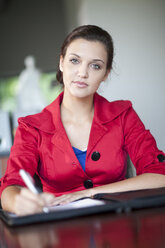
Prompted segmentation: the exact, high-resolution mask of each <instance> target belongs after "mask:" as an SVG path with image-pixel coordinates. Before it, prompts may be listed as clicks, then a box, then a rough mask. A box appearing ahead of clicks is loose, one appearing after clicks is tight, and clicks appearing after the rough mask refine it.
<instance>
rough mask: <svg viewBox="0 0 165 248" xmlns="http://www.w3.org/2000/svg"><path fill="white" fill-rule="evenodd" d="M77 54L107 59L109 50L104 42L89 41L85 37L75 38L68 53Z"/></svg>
mask: <svg viewBox="0 0 165 248" xmlns="http://www.w3.org/2000/svg"><path fill="white" fill-rule="evenodd" d="M72 53H74V54H77V55H78V56H82V57H83V56H88V57H92V58H94V59H97V58H100V59H104V60H105V59H107V51H106V48H105V46H104V44H103V43H102V42H100V41H89V40H85V39H76V40H73V41H72V42H71V43H70V44H69V46H68V48H67V50H66V55H69V54H72Z"/></svg>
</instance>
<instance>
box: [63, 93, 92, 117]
mask: <svg viewBox="0 0 165 248" xmlns="http://www.w3.org/2000/svg"><path fill="white" fill-rule="evenodd" d="M93 112H94V104H93V95H90V96H87V97H83V98H78V97H74V96H71V95H69V96H68V94H67V92H65V91H64V96H63V101H62V104H61V115H62V116H63V115H66V114H68V115H70V118H74V119H79V120H81V121H82V120H83V119H85V118H86V117H87V118H88V117H89V116H91V115H92V116H93ZM63 117H64V116H63Z"/></svg>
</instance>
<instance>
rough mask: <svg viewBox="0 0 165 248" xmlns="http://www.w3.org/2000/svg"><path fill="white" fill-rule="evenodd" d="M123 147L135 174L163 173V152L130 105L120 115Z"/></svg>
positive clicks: (164, 172)
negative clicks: (122, 129)
mask: <svg viewBox="0 0 165 248" xmlns="http://www.w3.org/2000/svg"><path fill="white" fill-rule="evenodd" d="M122 123H123V126H124V138H125V149H126V151H127V152H128V154H129V156H130V158H131V160H132V162H133V164H134V166H135V168H136V173H137V175H139V174H143V173H158V174H164V175H165V154H164V153H163V152H162V151H160V150H159V149H158V148H157V145H156V141H155V139H154V137H153V136H152V135H151V133H150V131H149V130H146V129H145V126H144V124H143V123H142V121H141V120H140V118H139V116H138V115H137V114H136V112H135V111H134V109H133V108H132V107H130V108H129V109H128V110H127V111H126V112H125V114H124V115H123V117H122Z"/></svg>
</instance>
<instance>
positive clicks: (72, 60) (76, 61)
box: [70, 58, 79, 64]
mask: <svg viewBox="0 0 165 248" xmlns="http://www.w3.org/2000/svg"><path fill="white" fill-rule="evenodd" d="M70 62H71V63H72V64H78V63H79V61H78V59H75V58H72V59H70Z"/></svg>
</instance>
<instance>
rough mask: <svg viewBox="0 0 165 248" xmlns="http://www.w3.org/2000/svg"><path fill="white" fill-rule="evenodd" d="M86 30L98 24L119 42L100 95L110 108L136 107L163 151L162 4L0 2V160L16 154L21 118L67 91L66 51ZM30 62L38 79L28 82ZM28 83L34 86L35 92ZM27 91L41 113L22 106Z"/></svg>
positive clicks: (159, 0) (158, 0)
mask: <svg viewBox="0 0 165 248" xmlns="http://www.w3.org/2000/svg"><path fill="white" fill-rule="evenodd" d="M83 24H95V25H99V26H100V27H102V28H104V29H106V30H107V31H108V32H110V34H111V35H112V37H113V40H114V47H115V57H114V63H113V70H112V72H111V75H110V76H109V78H108V80H107V81H106V82H104V83H103V84H102V86H101V88H100V90H99V93H100V94H101V95H103V96H105V97H106V98H107V99H108V100H110V101H113V100H118V99H129V100H131V101H132V103H133V106H134V108H135V110H136V111H137V113H138V114H139V116H140V118H141V119H142V121H143V122H144V124H145V126H146V128H147V129H150V131H151V133H152V134H153V135H154V137H155V139H156V141H157V144H158V147H159V149H161V150H164V151H165V131H164V127H165V110H164V107H165V96H164V92H165V69H164V67H165V66H164V64H165V63H164V60H165V48H164V46H165V45H164V44H165V1H164V0H101V1H100V0H60V1H59V0H35V1H33V0H0V156H1V157H3V156H8V154H9V152H10V148H11V145H12V142H13V137H14V131H15V128H16V127H17V118H18V117H19V116H24V115H27V114H30V113H36V112H38V111H40V110H41V109H42V108H43V106H45V105H47V104H49V103H50V102H51V101H53V100H54V99H55V98H56V96H57V95H58V94H59V93H60V92H61V90H62V88H61V86H59V85H58V83H57V82H56V71H57V67H58V59H59V52H60V46H61V44H62V42H63V40H64V38H65V36H66V35H67V34H68V32H70V31H71V30H72V29H73V28H75V27H77V26H78V25H83ZM29 56H30V58H33V59H34V60H33V62H34V63H33V66H32V65H31V69H32V67H33V69H32V71H33V72H36V75H38V76H36V77H35V80H30V79H28V77H26V75H25V74H26V72H27V70H29V69H28V66H27V64H26V60H25V59H27V57H28V58H29ZM29 68H30V67H29ZM37 73H38V74H37ZM33 76H34V74H33ZM27 80H30V81H31V82H32V81H33V82H34V81H36V83H33V85H31V86H30V83H29V84H27ZM26 85H29V88H30V90H31V97H32V93H34V92H35V89H34V88H35V87H36V89H38V92H39V96H38V97H39V99H40V100H41V101H40V100H38V102H41V104H40V106H35V104H34V105H33V104H32V103H33V99H32V100H30V101H29V103H31V106H28V104H27V106H23V105H21V104H20V102H19V101H21V100H20V99H19V95H20V94H21V92H24V93H25V92H26V93H27V92H28V90H29V89H27V88H26ZM33 87H34V88H33ZM29 97H30V96H29ZM25 98H26V96H25ZM25 98H24V99H25ZM29 99H31V98H29ZM32 106H33V107H32Z"/></svg>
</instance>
